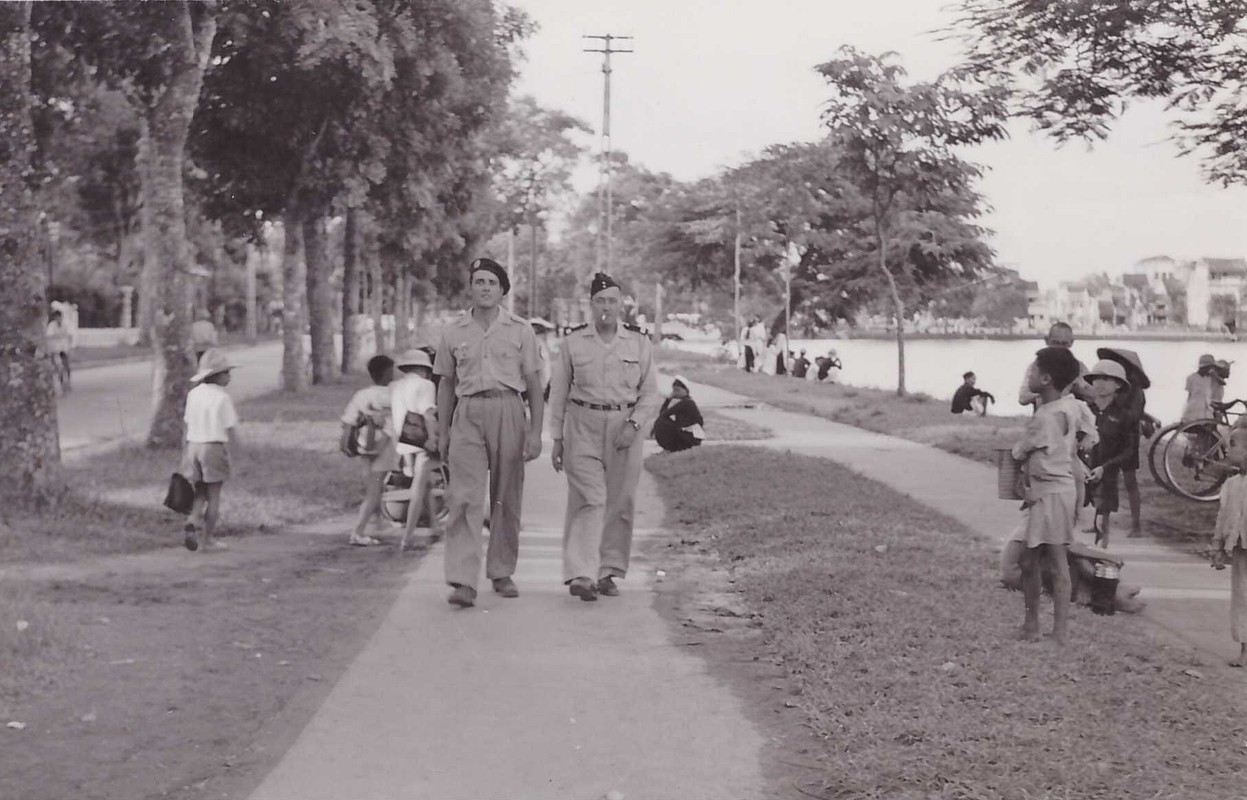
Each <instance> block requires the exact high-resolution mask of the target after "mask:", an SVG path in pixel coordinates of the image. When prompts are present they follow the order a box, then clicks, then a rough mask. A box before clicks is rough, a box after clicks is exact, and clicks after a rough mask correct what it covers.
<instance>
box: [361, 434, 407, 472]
mask: <svg viewBox="0 0 1247 800" xmlns="http://www.w3.org/2000/svg"><path fill="white" fill-rule="evenodd" d="M361 458H363V459H364V462H365V463H366V464H368V472H369V473H371V474H376V473H378V472H389V471H390V470H392V469H398V452H397V451H396V450H395V449H394V440H393V439H389V438H387V439H386V440H385V444H383V445H381V449H380V450H379V451H377V454H376V455H375V456H361Z"/></svg>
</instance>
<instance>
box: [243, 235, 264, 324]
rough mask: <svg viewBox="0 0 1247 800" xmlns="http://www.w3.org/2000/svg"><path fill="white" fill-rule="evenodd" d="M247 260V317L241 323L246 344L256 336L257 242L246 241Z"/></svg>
mask: <svg viewBox="0 0 1247 800" xmlns="http://www.w3.org/2000/svg"><path fill="white" fill-rule="evenodd" d="M246 247H247V260H246V262H245V266H246V269H247V272H246V292H247V297H246V303H247V306H246V308H247V317H246V321H245V322H244V323H243V332H244V335H245V336H246V337H247V344H255V341H256V338H257V336H258V331H257V324H256V323H257V319H256V297H255V294H256V273H257V272H259V268H260V258H261V250H260V246H259V245H258V244H255V243H254V242H247V245H246Z"/></svg>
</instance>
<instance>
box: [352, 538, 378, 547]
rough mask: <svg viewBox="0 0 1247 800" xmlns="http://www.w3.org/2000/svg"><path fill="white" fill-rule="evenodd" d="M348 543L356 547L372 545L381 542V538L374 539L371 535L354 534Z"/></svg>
mask: <svg viewBox="0 0 1247 800" xmlns="http://www.w3.org/2000/svg"><path fill="white" fill-rule="evenodd" d="M347 543H348V544H351V545H354V546H355V547H372V546H373V545H378V544H381V540H380V539H374V538H372V537H371V536H352V537H351V538H350V539H349V540H348V542H347Z"/></svg>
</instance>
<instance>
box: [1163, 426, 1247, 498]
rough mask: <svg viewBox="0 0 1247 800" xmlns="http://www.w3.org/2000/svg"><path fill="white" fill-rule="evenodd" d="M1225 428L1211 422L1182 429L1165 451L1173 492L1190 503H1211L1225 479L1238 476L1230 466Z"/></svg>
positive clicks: (1167, 475) (1166, 468) (1165, 462)
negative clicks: (1191, 501)
mask: <svg viewBox="0 0 1247 800" xmlns="http://www.w3.org/2000/svg"><path fill="white" fill-rule="evenodd" d="M1224 427H1225V426H1223V425H1219V424H1218V423H1217V422H1216V421H1214V420H1210V419H1200V420H1194V421H1191V422H1187V423H1185V424H1183V425H1181V426H1180V427H1179V428H1178V429H1177V430H1176V431H1174V432H1173V435H1172V436H1171V437H1170V439H1169V441H1168V442H1167V443H1166V444H1165V448H1164V459H1163V460H1164V465H1165V476H1166V478H1168V484H1169V486H1170V487H1171V488H1172V491H1173V492H1174V493H1176V494H1178V495H1181V496H1182V497H1185V498H1187V499H1189V500H1196V501H1199V502H1203V503H1211V502H1215V501H1216V500H1217V493H1218V491H1219V490H1220V489H1221V484H1223V483H1225V479H1226V478H1228V477H1230V475H1232V474H1234V473H1235V471H1236V470H1235V469H1234V468H1233V467H1231V466H1230V465H1229V464H1228V463H1227V462H1226V455H1227V453H1226V449H1227V448H1226V437H1225V433H1223V432H1222V428H1224Z"/></svg>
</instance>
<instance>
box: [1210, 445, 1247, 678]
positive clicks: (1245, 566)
mask: <svg viewBox="0 0 1247 800" xmlns="http://www.w3.org/2000/svg"><path fill="white" fill-rule="evenodd" d="M1227 460H1228V461H1229V462H1230V464H1231V465H1232V466H1234V467H1237V468H1238V470H1239V474H1237V475H1233V476H1231V477H1230V478H1228V479H1227V480H1226V481H1225V483H1223V484H1222V485H1221V505H1220V508H1218V509H1217V526H1216V528H1215V529H1214V530H1213V534H1212V566H1213V567H1215V568H1217V569H1225V568H1226V566H1227V565H1228V566H1229V567H1230V570H1231V572H1230V635H1231V636H1233V637H1234V641H1236V642H1238V658H1236V659H1234V660H1233V661H1231V662H1230V666H1231V667H1242V666H1244V665H1247V429H1243V428H1235V429H1234V430H1233V431H1232V432H1231V433H1230V446H1229V453H1228V456H1227Z"/></svg>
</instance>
